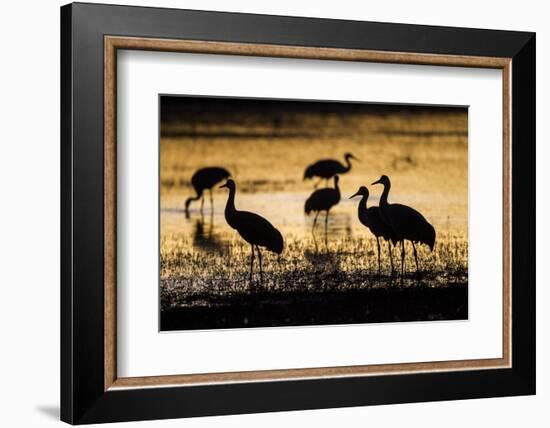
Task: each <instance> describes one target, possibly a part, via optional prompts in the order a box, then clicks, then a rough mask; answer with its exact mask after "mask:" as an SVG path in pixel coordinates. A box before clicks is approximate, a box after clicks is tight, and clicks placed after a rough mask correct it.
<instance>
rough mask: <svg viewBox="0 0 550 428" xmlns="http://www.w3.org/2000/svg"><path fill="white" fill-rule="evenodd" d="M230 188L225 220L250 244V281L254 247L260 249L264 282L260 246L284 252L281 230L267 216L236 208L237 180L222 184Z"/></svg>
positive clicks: (276, 251) (261, 277) (279, 252)
mask: <svg viewBox="0 0 550 428" xmlns="http://www.w3.org/2000/svg"><path fill="white" fill-rule="evenodd" d="M222 187H226V188H228V189H229V196H228V198H227V203H226V205H225V221H227V224H228V225H229V226H230V227H231V228H233V229H235V230H236V231H237V232H239V235H241V237H242V238H243V239H244V240H245V241H246V242H248V243H249V244H250V248H251V250H252V254H251V257H250V281H252V272H253V269H254V247H255V248H256V250H257V251H258V257H259V259H260V280H261V282H263V271H262V253H261V252H260V247H265V248H267V249H268V250H269V251H271V252H273V253H276V254H281V253H282V252H283V247H284V242H283V236H282V235H281V232H279V231H278V230H277V229H276V228H275V227H273V225H272V224H271V223H270V222H269V221H267V220H266V219H265V218H263V217H261V216H259V215H258V214H254V213H251V212H248V211H239V210H237V209H236V208H235V192H236V190H237V188H236V185H235V182H234V181H233V180H231V179H229V180H227V182H226V183H225V184H224V185H222V186H220V188H222Z"/></svg>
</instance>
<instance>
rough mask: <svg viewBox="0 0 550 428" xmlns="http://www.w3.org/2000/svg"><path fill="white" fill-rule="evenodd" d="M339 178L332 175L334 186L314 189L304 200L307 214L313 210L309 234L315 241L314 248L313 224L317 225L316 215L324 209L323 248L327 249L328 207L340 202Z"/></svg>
mask: <svg viewBox="0 0 550 428" xmlns="http://www.w3.org/2000/svg"><path fill="white" fill-rule="evenodd" d="M339 179H340V178H339V177H338V176H337V175H335V176H334V188H331V187H325V188H324V189H318V190H315V191H314V192H313V193H312V194H311V195H310V196H309V198H307V200H306V204H305V207H304V211H305V213H306V214H307V215H309V213H310V212H312V211H315V218H314V219H313V226H312V227H311V234H312V235H313V242H315V248H316V249H317V241H316V240H315V226H316V225H317V217H319V213H320V212H321V211H325V212H326V214H325V248H327V249H328V238H327V224H328V213H329V211H330V209H331V208H332V207H333V206H334V205H337V204H338V202H340V188H339V187H338V180H339Z"/></svg>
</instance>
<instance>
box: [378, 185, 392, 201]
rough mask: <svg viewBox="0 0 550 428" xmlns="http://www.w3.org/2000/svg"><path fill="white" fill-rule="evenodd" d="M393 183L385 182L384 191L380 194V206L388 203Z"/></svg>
mask: <svg viewBox="0 0 550 428" xmlns="http://www.w3.org/2000/svg"><path fill="white" fill-rule="evenodd" d="M390 188H391V183H384V191H383V192H382V196H380V206H381V207H384V206H387V205H388V195H389V194H390Z"/></svg>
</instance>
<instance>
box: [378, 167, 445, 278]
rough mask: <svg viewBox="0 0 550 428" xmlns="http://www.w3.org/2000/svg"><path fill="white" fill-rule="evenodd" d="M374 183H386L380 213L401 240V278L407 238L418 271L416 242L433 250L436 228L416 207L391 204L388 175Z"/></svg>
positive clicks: (381, 198)
mask: <svg viewBox="0 0 550 428" xmlns="http://www.w3.org/2000/svg"><path fill="white" fill-rule="evenodd" d="M372 184H382V185H384V191H383V192H382V196H381V197H380V213H381V214H382V219H383V220H384V221H385V222H386V223H387V224H389V225H390V226H391V227H392V229H393V231H394V232H395V235H396V237H397V239H398V240H399V241H401V278H403V269H404V264H405V239H407V240H409V241H411V243H412V246H413V251H414V260H415V262H416V271H417V272H418V270H419V269H418V255H417V253H416V246H415V245H414V244H415V242H419V243H421V244H426V245H427V246H428V247H430V251H433V248H434V245H435V229H434V228H433V226H432V225H431V224H430V223H428V221H427V220H426V219H425V218H424V216H423V215H422V214H420V213H419V212H418V211H416V210H415V209H414V208H411V207H408V206H406V205H401V204H390V203H389V202H388V194H389V193H390V188H391V181H390V179H389V178H388V176H386V175H383V176H382V177H380V179H379V180H377V181H375V182H374V183H372Z"/></svg>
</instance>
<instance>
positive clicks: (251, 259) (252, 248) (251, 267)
mask: <svg viewBox="0 0 550 428" xmlns="http://www.w3.org/2000/svg"><path fill="white" fill-rule="evenodd" d="M250 249H251V250H252V253H251V254H250V276H249V277H248V280H249V281H250V283H252V271H253V270H254V245H252V244H251V245H250Z"/></svg>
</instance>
